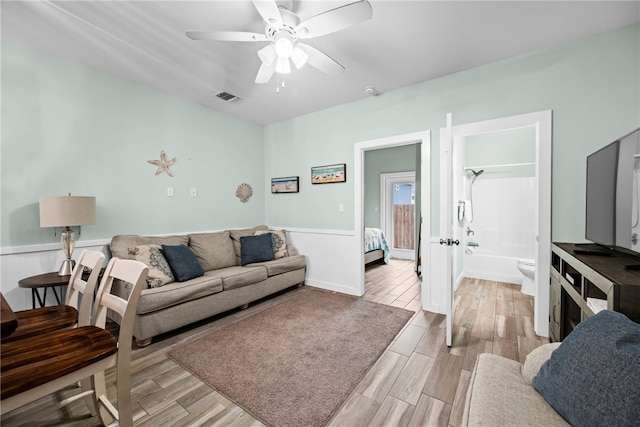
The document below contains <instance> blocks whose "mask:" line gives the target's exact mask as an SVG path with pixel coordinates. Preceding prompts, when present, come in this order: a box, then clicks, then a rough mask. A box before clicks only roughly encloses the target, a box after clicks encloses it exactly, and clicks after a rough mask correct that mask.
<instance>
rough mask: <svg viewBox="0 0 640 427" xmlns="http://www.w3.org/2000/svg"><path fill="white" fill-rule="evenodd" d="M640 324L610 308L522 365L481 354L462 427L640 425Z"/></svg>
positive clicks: (581, 323)
mask: <svg viewBox="0 0 640 427" xmlns="http://www.w3.org/2000/svg"><path fill="white" fill-rule="evenodd" d="M639 356H640V324H638V323H635V322H633V321H632V320H630V319H629V318H628V317H626V316H625V315H624V314H622V313H618V312H615V311H611V310H601V311H600V312H598V313H596V314H594V315H591V316H589V317H587V318H586V319H584V320H582V321H581V322H580V323H579V324H578V325H577V326H576V327H575V328H574V329H573V330H572V331H571V333H570V334H568V335H567V336H566V337H565V339H564V340H563V341H562V343H553V344H545V345H542V346H540V347H538V348H536V349H535V350H533V351H532V352H531V353H530V354H529V355H528V356H527V357H526V359H525V362H524V364H522V365H521V364H520V363H518V362H514V361H512V360H509V359H505V358H503V357H500V356H496V355H493V354H481V355H479V356H478V359H477V361H476V366H475V367H474V370H473V373H472V375H471V380H470V384H469V389H468V391H467V399H466V404H465V410H464V412H463V422H462V425H464V426H532V427H533V426H535V427H538V426H545V427H546V426H567V425H569V424H571V425H576V426H640V405H638V395H639V394H638V384H640V357H639Z"/></svg>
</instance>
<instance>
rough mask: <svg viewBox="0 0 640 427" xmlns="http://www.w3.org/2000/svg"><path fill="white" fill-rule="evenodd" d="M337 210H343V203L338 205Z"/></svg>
mask: <svg viewBox="0 0 640 427" xmlns="http://www.w3.org/2000/svg"><path fill="white" fill-rule="evenodd" d="M338 212H344V205H343V204H342V203H340V204H339V205H338Z"/></svg>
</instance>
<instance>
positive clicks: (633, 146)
mask: <svg viewBox="0 0 640 427" xmlns="http://www.w3.org/2000/svg"><path fill="white" fill-rule="evenodd" d="M639 184H640V129H636V130H635V131H633V132H631V133H629V134H627V135H625V136H623V137H622V138H620V139H618V140H616V141H614V142H612V143H610V144H608V145H606V146H605V147H603V148H601V149H600V150H598V151H596V152H595V153H593V154H590V155H589V156H587V194H586V199H587V204H586V221H585V237H586V238H587V239H588V240H591V241H592V242H594V243H598V244H600V245H604V246H607V247H609V248H612V249H617V250H621V251H623V252H627V253H631V254H633V255H637V256H640V209H639V207H640V206H639V203H640V200H639V197H638V196H640V185H639Z"/></svg>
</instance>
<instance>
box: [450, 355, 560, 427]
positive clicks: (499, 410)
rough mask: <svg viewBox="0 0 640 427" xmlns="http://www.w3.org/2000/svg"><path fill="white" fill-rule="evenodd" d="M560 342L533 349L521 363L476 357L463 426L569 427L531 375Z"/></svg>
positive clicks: (489, 357) (533, 374)
mask: <svg viewBox="0 0 640 427" xmlns="http://www.w3.org/2000/svg"><path fill="white" fill-rule="evenodd" d="M559 345H560V343H552V344H544V345H542V346H540V347H538V348H537V349H535V350H534V351H532V352H531V353H530V354H529V355H528V356H527V358H526V360H525V362H524V364H521V363H518V362H516V361H514V360H511V359H507V358H504V357H501V356H497V355H495V354H489V353H483V354H480V355H479V356H478V359H477V361H476V366H475V367H474V369H473V372H472V374H471V381H470V383H469V389H468V390H467V399H466V402H465V408H464V413H463V416H462V425H463V426H492V427H501V426H504V427H507V426H509V427H511V426H519V427H526V426H531V427H540V426H545V427H554V426H568V425H569V424H568V423H567V422H566V421H565V419H564V418H562V416H560V414H558V413H557V412H556V411H555V410H554V409H553V408H552V407H551V406H550V405H549V404H548V403H547V401H546V400H545V399H544V397H542V395H541V394H540V393H538V391H537V390H536V389H535V388H534V387H533V385H532V381H533V377H535V375H536V374H537V373H538V370H539V369H540V366H542V364H543V363H544V362H545V361H546V360H547V359H549V357H551V353H552V352H553V350H555V349H556V348H557V347H558V346H559Z"/></svg>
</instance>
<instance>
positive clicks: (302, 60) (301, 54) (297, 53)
mask: <svg viewBox="0 0 640 427" xmlns="http://www.w3.org/2000/svg"><path fill="white" fill-rule="evenodd" d="M307 59H309V55H307V53H306V52H305V51H303V50H302V49H300V48H299V47H298V46H296V47H294V48H293V53H292V54H291V60H292V61H293V64H294V65H295V66H296V68H298V69H300V68H302V67H303V66H304V64H306V63H307Z"/></svg>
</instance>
